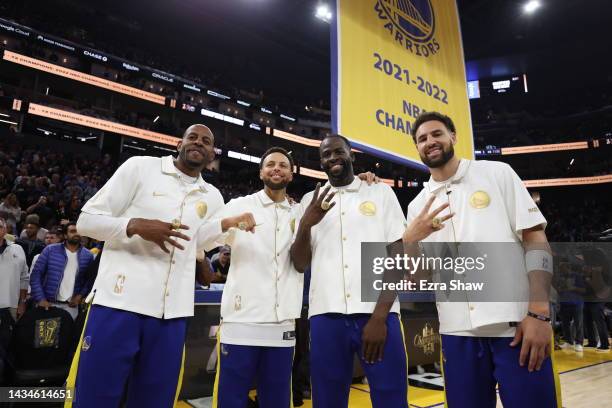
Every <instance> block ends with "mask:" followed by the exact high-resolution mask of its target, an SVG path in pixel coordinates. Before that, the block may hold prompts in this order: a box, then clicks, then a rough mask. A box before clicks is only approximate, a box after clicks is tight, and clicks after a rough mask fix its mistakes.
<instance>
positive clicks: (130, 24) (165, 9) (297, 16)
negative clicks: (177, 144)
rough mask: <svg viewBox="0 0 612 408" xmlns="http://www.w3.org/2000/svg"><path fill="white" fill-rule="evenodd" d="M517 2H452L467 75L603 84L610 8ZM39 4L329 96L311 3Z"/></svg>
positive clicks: (230, 72)
mask: <svg viewBox="0 0 612 408" xmlns="http://www.w3.org/2000/svg"><path fill="white" fill-rule="evenodd" d="M20 1H21V0H20ZM355 1H373V0H355ZM524 2H525V0H458V5H459V10H460V16H461V24H462V33H463V40H464V49H465V55H466V60H467V61H473V60H479V63H477V64H474V65H472V68H473V69H475V70H476V72H475V75H477V76H481V77H485V76H487V75H490V71H491V69H492V68H491V67H492V64H496V66H497V68H499V67H500V64H501V66H503V65H504V64H505V65H506V66H505V68H507V69H508V71H509V73H520V72H518V70H522V71H524V72H527V73H528V75H529V77H530V90H533V95H534V96H536V97H537V96H540V97H541V98H542V100H544V101H545V100H546V99H548V98H551V97H554V95H555V92H558V91H559V90H561V89H579V88H583V87H585V86H589V85H591V86H592V85H595V86H597V85H601V87H602V88H605V87H608V88H609V87H611V86H612V56H611V54H610V53H611V51H610V50H612V28H611V24H610V21H611V20H610V16H611V15H612V1H609V0H541V2H542V4H543V6H542V7H541V8H540V9H539V10H538V11H537V12H536V13H534V14H533V15H525V14H524V13H523V12H522V5H523V3H524ZM30 3H32V1H31V0H30ZM45 3H46V4H47V5H48V7H53V4H57V10H60V9H62V8H65V7H67V6H66V5H67V4H70V3H74V4H78V5H79V7H87V6H89V7H91V9H92V10H95V12H91V13H90V14H89V16H90V17H89V18H85V19H84V20H83V21H81V22H80V23H81V24H83V25H84V26H86V27H94V26H102V27H103V26H104V24H105V22H107V21H109V20H108V19H109V18H113V19H115V21H117V20H119V21H122V22H123V23H124V24H123V25H120V26H119V27H118V28H115V29H113V30H112V32H109V33H108V35H109V40H111V39H114V41H119V38H123V40H122V41H125V42H126V43H130V44H133V45H136V46H142V47H147V48H148V49H150V50H154V51H155V50H158V51H159V54H160V55H166V56H167V55H171V56H172V59H173V61H174V62H175V63H176V64H177V65H178V66H191V67H192V68H193V67H195V68H197V69H201V70H202V71H203V72H206V73H215V76H216V77H217V80H218V82H219V83H231V84H235V86H236V87H240V88H243V89H244V88H247V89H250V88H256V89H264V90H266V91H267V92H268V93H275V94H279V95H287V94H288V93H289V94H290V95H292V96H294V97H295V98H296V99H300V98H303V99H304V100H306V101H307V102H308V103H311V102H314V101H316V100H318V99H324V100H326V101H327V100H328V99H329V84H330V80H329V27H330V26H329V24H327V23H325V22H323V21H321V20H318V19H316V18H315V17H314V12H315V9H316V7H317V5H318V4H319V3H320V2H319V1H317V0H129V1H125V0H122V1H118V0H46V2H45ZM39 4H40V3H39ZM111 16H112V17H111ZM49 18H52V16H49ZM122 27H123V28H122ZM492 58H495V59H494V60H491V59H492ZM511 71H514V72H511ZM472 74H474V73H471V74H470V75H472ZM202 77H203V78H206V75H202Z"/></svg>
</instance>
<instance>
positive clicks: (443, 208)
mask: <svg viewBox="0 0 612 408" xmlns="http://www.w3.org/2000/svg"><path fill="white" fill-rule="evenodd" d="M449 205H450V204H449V203H444V204H442V205H441V206H439V207H438V208H436V209H435V210H433V211H432V213H431V214H429V215H430V216H431V217H432V218H433V217H435V216H436V215H438V214H440V213H441V212H442V211H444V210H445V209H446V208H448V206H449Z"/></svg>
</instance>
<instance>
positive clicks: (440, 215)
mask: <svg viewBox="0 0 612 408" xmlns="http://www.w3.org/2000/svg"><path fill="white" fill-rule="evenodd" d="M412 132H413V133H412V137H413V139H414V141H415V143H416V147H417V150H418V152H419V155H420V157H421V160H422V161H423V163H425V164H426V165H427V166H428V167H429V169H430V171H431V178H430V179H429V182H427V183H425V187H424V188H423V190H422V191H421V192H420V193H419V195H418V196H417V197H416V198H415V199H414V200H413V201H412V202H411V203H410V205H409V206H408V224H409V227H408V228H407V229H406V231H405V233H404V235H403V241H404V245H405V246H411V245H412V244H414V243H416V242H419V241H427V242H508V243H522V246H523V247H524V250H523V249H522V248H521V246H520V245H519V246H517V248H518V251H519V252H518V254H516V256H517V257H519V258H522V259H521V261H520V262H514V261H511V262H512V263H513V265H512V267H511V268H515V270H513V272H516V274H515V275H514V276H516V277H515V278H514V281H515V283H514V284H515V285H516V286H517V287H518V291H520V292H521V293H522V294H523V295H524V297H525V299H529V302H518V300H517V301H516V302H489V303H469V302H465V303H459V302H442V301H440V302H438V303H437V305H438V314H439V318H440V333H441V334H442V354H443V356H442V358H443V373H444V382H445V393H446V401H447V405H448V406H449V407H450V408H464V407H470V408H471V407H478V408H481V407H482V408H487V407H491V408H494V407H495V406H496V400H497V397H496V392H495V387H496V385H499V395H500V398H501V401H502V403H503V406H504V407H505V408H519V407H520V408H529V407H534V408H536V407H537V408H540V407H561V398H560V390H559V386H558V384H559V383H558V378H557V377H556V374H555V372H554V368H553V365H552V361H551V358H550V354H551V340H552V328H551V324H550V311H549V303H548V291H549V288H550V281H551V276H552V257H551V255H550V248H549V247H548V241H547V239H546V235H545V234H544V228H545V227H546V220H545V219H544V217H543V216H542V214H541V213H540V211H539V209H538V207H537V205H536V204H535V203H534V201H533V199H532V198H531V196H530V195H529V193H528V192H527V189H526V188H525V186H524V185H523V183H522V181H521V180H520V179H519V177H518V176H517V175H516V173H515V172H514V171H513V170H512V168H511V167H510V166H508V165H507V164H504V163H502V162H493V161H472V160H466V159H459V158H458V157H456V156H455V155H454V148H453V146H454V145H455V143H456V142H457V135H456V133H455V126H454V124H453V122H452V120H451V119H450V118H449V117H447V116H445V115H442V114H440V113H437V112H426V113H423V114H421V115H420V116H419V117H418V118H417V119H416V121H415V122H414V126H413V128H412ZM432 208H434V209H435V210H432ZM450 209H452V212H451V210H450ZM497 245H500V244H497ZM508 248H510V245H509V246H508ZM508 251H510V249H508ZM509 256H510V255H509ZM509 259H514V258H509ZM513 326H516V327H513Z"/></svg>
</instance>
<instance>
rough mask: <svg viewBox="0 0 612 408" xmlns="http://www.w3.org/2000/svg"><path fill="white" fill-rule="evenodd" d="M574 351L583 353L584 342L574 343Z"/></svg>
mask: <svg viewBox="0 0 612 408" xmlns="http://www.w3.org/2000/svg"><path fill="white" fill-rule="evenodd" d="M574 351H575V352H576V353H582V352H583V351H584V347H582V344H574Z"/></svg>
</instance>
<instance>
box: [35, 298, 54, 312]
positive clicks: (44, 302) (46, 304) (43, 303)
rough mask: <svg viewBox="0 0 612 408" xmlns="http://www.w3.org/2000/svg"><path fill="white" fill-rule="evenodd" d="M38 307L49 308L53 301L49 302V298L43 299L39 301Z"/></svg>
mask: <svg viewBox="0 0 612 408" xmlns="http://www.w3.org/2000/svg"><path fill="white" fill-rule="evenodd" d="M38 307H42V308H44V309H45V310H49V308H50V307H51V303H49V301H48V300H47V299H43V300H41V301H40V302H38Z"/></svg>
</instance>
